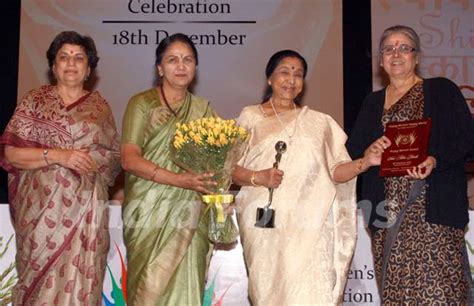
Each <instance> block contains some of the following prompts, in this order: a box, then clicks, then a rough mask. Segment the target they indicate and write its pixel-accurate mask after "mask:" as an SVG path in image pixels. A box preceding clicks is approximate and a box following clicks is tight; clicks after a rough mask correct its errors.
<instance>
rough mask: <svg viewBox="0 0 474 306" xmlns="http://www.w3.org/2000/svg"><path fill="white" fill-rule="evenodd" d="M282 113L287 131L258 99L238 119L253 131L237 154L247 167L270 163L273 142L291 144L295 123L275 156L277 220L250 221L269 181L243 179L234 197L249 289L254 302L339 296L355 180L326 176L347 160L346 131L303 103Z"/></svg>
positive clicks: (348, 252) (350, 240) (351, 244)
mask: <svg viewBox="0 0 474 306" xmlns="http://www.w3.org/2000/svg"><path fill="white" fill-rule="evenodd" d="M285 116H286V117H285ZM280 119H281V121H282V122H284V123H285V126H286V128H287V131H285V130H284V129H283V128H282V126H281V124H280V123H279V122H278V120H277V118H275V117H264V116H263V115H262V113H261V111H260V110H259V109H258V106H249V107H247V108H245V109H244V110H243V111H242V114H241V116H240V117H239V119H238V122H239V123H240V124H241V125H243V126H244V127H246V128H248V129H250V132H251V135H252V136H251V139H250V141H249V148H248V150H247V152H246V154H245V156H244V157H243V158H242V160H241V161H240V165H241V166H243V167H245V168H248V169H251V170H261V169H266V168H270V167H272V163H273V161H274V159H275V157H274V156H275V149H274V146H275V143H276V142H277V141H279V140H283V141H285V142H286V143H287V144H289V143H290V139H289V134H290V133H291V131H292V130H293V127H294V125H296V127H295V134H294V135H293V136H292V137H291V138H292V139H291V145H289V146H288V149H287V151H286V152H285V153H284V154H283V156H282V158H281V162H280V167H279V168H280V169H281V170H283V171H284V173H285V174H284V178H283V181H282V183H281V185H280V186H279V187H278V188H277V189H275V191H274V195H273V204H272V207H273V208H274V209H275V213H276V216H275V228H274V229H261V228H258V227H255V226H254V224H255V218H256V216H255V214H256V208H257V207H262V206H263V205H265V204H266V203H267V200H268V189H267V188H264V187H251V186H246V187H243V188H242V189H241V191H240V192H239V195H238V196H237V199H236V202H237V206H238V208H239V211H240V213H239V216H238V220H239V225H240V231H241V238H242V244H243V249H244V255H245V260H246V263H247V268H248V271H249V295H250V297H251V300H252V303H253V304H254V305H292V304H304V305H319V304H324V305H332V304H337V303H339V302H340V301H341V299H342V293H343V288H344V285H345V282H346V274H347V270H348V268H349V263H350V260H351V258H352V254H353V252H354V248H355V240H356V204H355V180H352V181H350V182H348V183H345V184H335V183H334V181H333V179H332V176H333V171H334V169H335V167H336V166H337V165H338V164H340V163H343V162H346V161H349V160H350V158H349V156H348V154H347V152H346V150H345V148H344V143H345V140H346V136H345V134H344V132H343V131H342V129H341V128H340V127H339V126H338V125H337V123H336V122H335V121H334V120H333V119H332V118H331V117H330V116H328V115H325V114H322V113H319V112H316V111H313V110H310V109H308V108H306V107H303V108H302V109H301V110H299V111H298V114H297V115H294V114H292V113H291V112H288V113H287V114H286V115H285V114H283V116H281V118H280ZM290 135H291V134H290ZM282 280H284V281H282Z"/></svg>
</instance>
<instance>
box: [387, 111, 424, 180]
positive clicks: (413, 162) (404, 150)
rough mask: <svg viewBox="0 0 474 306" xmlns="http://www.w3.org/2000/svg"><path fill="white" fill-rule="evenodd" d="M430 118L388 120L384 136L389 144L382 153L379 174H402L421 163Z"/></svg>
mask: <svg viewBox="0 0 474 306" xmlns="http://www.w3.org/2000/svg"><path fill="white" fill-rule="evenodd" d="M430 129H431V118H427V119H422V120H410V121H400V122H390V123H387V125H386V126H385V136H386V137H387V138H388V139H390V141H391V143H392V144H391V145H390V147H388V148H387V149H386V150H385V151H384V152H383V154H382V161H381V164H380V173H379V174H380V176H402V175H406V174H407V170H408V169H411V168H413V167H415V166H418V165H419V164H420V163H422V162H423V161H424V160H425V159H426V157H427V154H428V140H429V136H430Z"/></svg>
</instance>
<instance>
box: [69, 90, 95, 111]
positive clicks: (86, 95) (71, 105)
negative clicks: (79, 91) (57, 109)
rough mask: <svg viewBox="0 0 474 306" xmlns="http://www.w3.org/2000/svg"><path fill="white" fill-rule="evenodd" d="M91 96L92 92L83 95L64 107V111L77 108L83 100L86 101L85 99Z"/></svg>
mask: <svg viewBox="0 0 474 306" xmlns="http://www.w3.org/2000/svg"><path fill="white" fill-rule="evenodd" d="M91 94H92V92H89V93H86V94H85V95H83V96H82V97H80V98H79V99H77V101H75V102H73V103H71V104H69V105H67V106H66V110H67V111H70V110H71V109H73V108H74V107H76V106H78V105H79V104H81V103H82V102H84V101H85V100H87V98H89V97H90V95H91Z"/></svg>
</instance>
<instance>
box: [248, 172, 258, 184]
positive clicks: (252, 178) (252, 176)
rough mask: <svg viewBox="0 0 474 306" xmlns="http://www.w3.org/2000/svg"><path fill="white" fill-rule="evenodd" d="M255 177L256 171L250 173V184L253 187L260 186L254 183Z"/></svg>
mask: <svg viewBox="0 0 474 306" xmlns="http://www.w3.org/2000/svg"><path fill="white" fill-rule="evenodd" d="M255 176H257V171H252V175H251V176H250V183H251V184H252V186H253V187H258V186H260V185H259V184H257V183H256V182H255Z"/></svg>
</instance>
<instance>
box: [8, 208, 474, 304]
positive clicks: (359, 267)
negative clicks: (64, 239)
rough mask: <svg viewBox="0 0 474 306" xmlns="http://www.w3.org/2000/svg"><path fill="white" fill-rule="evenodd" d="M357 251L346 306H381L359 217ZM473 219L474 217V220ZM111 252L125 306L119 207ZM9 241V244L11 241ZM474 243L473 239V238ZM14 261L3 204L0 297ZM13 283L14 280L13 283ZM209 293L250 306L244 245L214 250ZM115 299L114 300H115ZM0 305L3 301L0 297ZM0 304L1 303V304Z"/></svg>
mask: <svg viewBox="0 0 474 306" xmlns="http://www.w3.org/2000/svg"><path fill="white" fill-rule="evenodd" d="M358 219H359V220H358V224H359V237H358V241H357V248H356V252H355V256H354V259H353V262H352V267H351V270H350V271H349V275H348V283H347V287H346V290H345V293H344V301H345V303H344V305H359V304H363V305H380V300H379V297H378V292H377V287H376V284H375V275H374V269H373V265H372V256H371V252H370V240H369V237H368V235H367V232H366V230H365V228H364V224H363V222H362V216H361V215H359V218H358ZM473 219H474V218H473ZM109 232H110V238H111V243H110V251H109V254H108V258H107V264H108V270H107V272H106V276H105V281H104V289H103V293H102V294H103V298H104V300H103V301H104V303H103V304H104V305H105V306H124V305H125V304H124V303H123V302H121V299H120V298H118V297H119V296H120V295H121V291H122V290H123V285H122V283H121V280H122V277H123V276H124V275H125V274H126V268H125V267H126V263H125V258H126V251H125V246H124V244H123V239H122V216H121V208H120V207H119V206H111V207H110V222H109ZM9 239H11V240H10V242H9V244H8V241H9ZM473 241H474V239H473ZM14 260H15V239H14V232H13V228H12V226H11V223H10V219H9V209H8V205H4V204H0V277H1V275H2V274H3V275H5V278H4V279H3V280H2V279H0V297H1V296H2V295H1V294H2V292H4V289H3V288H4V286H5V285H6V284H7V279H9V278H12V279H13V280H14V277H15V271H14V270H12V271H11V272H9V273H6V272H7V270H8V268H9V267H10V266H11V265H12V264H13V263H14ZM12 283H14V281H13V282H12ZM206 288H207V289H206V290H207V291H208V293H209V294H210V295H211V296H213V300H212V303H211V304H208V305H204V306H249V305H250V304H249V302H248V300H247V272H246V269H245V264H244V259H243V255H242V245H241V244H240V242H239V243H237V244H236V245H234V246H232V247H231V248H229V249H228V250H224V249H220V250H214V252H213V255H212V259H211V264H210V267H209V272H208V276H207V285H206ZM114 297H115V298H114ZM0 302H1V298H0ZM0 304H1V303H0Z"/></svg>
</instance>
